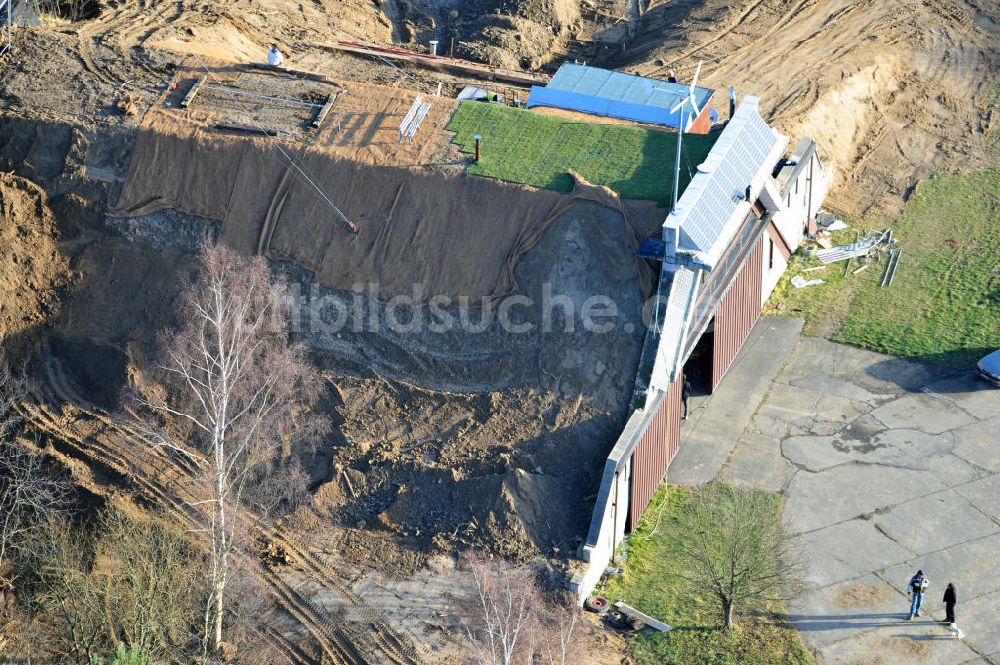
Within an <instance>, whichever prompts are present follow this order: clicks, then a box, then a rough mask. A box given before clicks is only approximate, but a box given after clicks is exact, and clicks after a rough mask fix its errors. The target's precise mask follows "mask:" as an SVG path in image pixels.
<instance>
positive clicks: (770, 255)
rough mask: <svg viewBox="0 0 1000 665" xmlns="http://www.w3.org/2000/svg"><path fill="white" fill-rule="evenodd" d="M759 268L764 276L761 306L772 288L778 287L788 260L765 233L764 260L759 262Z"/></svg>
mask: <svg viewBox="0 0 1000 665" xmlns="http://www.w3.org/2000/svg"><path fill="white" fill-rule="evenodd" d="M761 266H762V268H761V270H762V271H763V273H764V275H763V279H762V280H761V289H760V304H761V306H763V305H764V303H766V302H767V299H768V298H769V297H770V296H771V292H772V291H774V287H776V286H777V285H778V280H780V279H781V275H782V274H784V272H785V269H786V268H788V260H787V259H786V258H785V256H784V254H782V251H781V247H780V246H779V245H778V244H777V243H776V242H774V239H773V238H771V235H770V233H767V232H765V233H764V260H763V261H761Z"/></svg>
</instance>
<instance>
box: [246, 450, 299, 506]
mask: <svg viewBox="0 0 1000 665" xmlns="http://www.w3.org/2000/svg"><path fill="white" fill-rule="evenodd" d="M245 496H246V502H247V505H248V506H249V507H250V508H251V509H252V510H253V511H254V512H255V513H256V514H257V515H259V516H261V517H263V518H265V519H274V518H277V517H282V516H284V515H287V514H289V513H292V512H294V511H295V510H296V509H297V508H300V507H301V506H304V505H306V504H308V503H309V502H310V500H311V499H312V495H311V494H309V474H307V473H306V472H305V470H304V469H303V468H302V465H301V464H300V463H299V461H298V459H296V458H294V457H290V458H287V459H284V460H275V461H274V462H273V463H265V464H263V465H261V467H260V468H259V469H258V470H257V473H256V480H255V481H254V482H253V483H251V484H250V486H249V488H248V490H247V492H246V495H245Z"/></svg>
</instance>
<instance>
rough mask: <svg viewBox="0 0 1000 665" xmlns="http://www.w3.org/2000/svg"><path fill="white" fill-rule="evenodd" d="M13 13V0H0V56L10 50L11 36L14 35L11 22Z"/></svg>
mask: <svg viewBox="0 0 1000 665" xmlns="http://www.w3.org/2000/svg"><path fill="white" fill-rule="evenodd" d="M13 11H14V7H13V0H0V56H2V55H3V54H4V53H6V52H7V51H9V50H10V49H11V44H12V41H11V36H12V35H13V33H14V29H13V27H12V26H13V23H12V20H11V14H12V13H13Z"/></svg>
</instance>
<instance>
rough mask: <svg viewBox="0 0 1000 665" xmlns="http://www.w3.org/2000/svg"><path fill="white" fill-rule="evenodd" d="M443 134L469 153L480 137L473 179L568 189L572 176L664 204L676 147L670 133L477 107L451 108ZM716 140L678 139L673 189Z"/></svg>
mask: <svg viewBox="0 0 1000 665" xmlns="http://www.w3.org/2000/svg"><path fill="white" fill-rule="evenodd" d="M448 129H449V130H450V131H453V132H455V133H456V136H455V139H454V140H455V143H456V144H458V145H459V146H460V147H461V149H462V150H463V151H464V152H467V153H470V154H471V153H474V152H475V149H476V148H475V146H476V142H475V139H474V138H473V137H474V136H475V135H476V134H482V137H483V139H482V160H481V161H480V162H479V163H478V164H471V165H470V166H469V169H468V172H469V173H472V174H475V175H481V176H487V177H490V178H498V179H500V180H506V181H508V182H517V183H522V184H525V185H534V186H536V187H546V188H549V189H557V190H560V191H569V190H570V188H571V187H572V184H573V181H572V178H571V177H570V175H569V171H570V170H573V171H576V172H577V173H579V174H580V175H581V176H583V178H585V179H586V180H587V181H588V182H590V183H593V184H595V185H605V186H607V187H610V188H611V189H613V190H614V191H616V192H618V194H620V195H621V196H622V197H624V198H632V199H649V200H653V201H657V202H659V203H660V204H661V205H667V204H669V202H670V198H671V192H672V189H673V173H674V159H675V155H676V150H675V148H676V141H677V135H676V134H675V133H673V132H665V131H659V130H655V129H645V128H642V127H631V126H625V125H603V124H597V123H589V122H573V121H569V120H564V119H561V118H555V117H552V116H548V115H544V114H542V113H538V112H535V111H529V110H523V109H516V108H510V107H506V106H501V105H498V104H486V103H483V102H464V103H462V104H461V105H459V107H458V110H457V111H456V112H455V115H454V117H453V118H452V120H451V123H450V124H449V125H448ZM717 136H718V135H696V134H686V135H685V136H684V143H683V146H684V147H683V150H682V151H681V156H682V159H681V191H684V188H685V187H687V184H688V182H689V181H690V179H691V175H692V174H693V173H694V171H695V169H696V168H697V166H698V164H700V163H701V162H703V161H704V159H705V157H706V156H707V155H708V151H709V150H710V149H711V147H712V145H713V144H714V143H715V139H716V138H717Z"/></svg>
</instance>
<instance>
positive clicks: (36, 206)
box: [0, 173, 67, 340]
mask: <svg viewBox="0 0 1000 665" xmlns="http://www.w3.org/2000/svg"><path fill="white" fill-rule="evenodd" d="M0 247H2V250H0V340H3V339H5V338H7V337H9V336H11V335H14V334H16V333H22V332H24V331H26V330H28V329H30V328H32V327H35V326H38V325H39V324H41V323H42V322H43V321H44V320H45V319H47V318H48V317H50V316H52V315H53V314H54V313H55V312H56V311H57V309H58V306H59V305H58V295H57V291H58V289H59V287H60V286H61V285H62V284H63V283H65V281H66V280H67V265H66V260H65V259H64V258H63V256H62V254H60V252H59V248H58V246H57V238H56V226H55V220H54V219H53V216H52V211H51V210H50V209H49V206H48V197H47V196H46V194H45V192H44V191H43V190H42V189H41V188H40V187H38V186H37V185H35V184H33V183H31V182H30V181H27V180H25V179H23V178H19V177H17V176H14V175H10V174H6V173H0Z"/></svg>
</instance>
